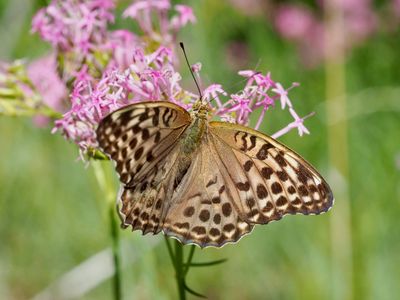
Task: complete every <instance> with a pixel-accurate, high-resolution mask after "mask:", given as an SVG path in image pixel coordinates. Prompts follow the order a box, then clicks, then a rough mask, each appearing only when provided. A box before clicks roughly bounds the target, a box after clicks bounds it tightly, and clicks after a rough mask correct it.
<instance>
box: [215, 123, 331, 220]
mask: <svg viewBox="0 0 400 300" xmlns="http://www.w3.org/2000/svg"><path fill="white" fill-rule="evenodd" d="M210 134H211V137H212V140H213V144H214V146H215V148H216V151H217V152H218V153H224V159H223V162H224V166H225V168H226V169H227V170H228V172H229V174H230V175H231V179H232V181H233V182H234V183H235V186H236V188H237V190H238V191H239V199H240V201H239V202H238V203H236V206H237V207H240V208H241V210H240V212H241V215H242V216H243V218H244V219H245V220H246V221H247V222H249V223H250V224H266V223H268V222H270V221H273V220H279V219H281V218H282V217H283V216H284V215H286V214H297V213H300V214H305V215H307V214H320V213H323V212H326V211H327V210H329V208H330V207H331V206H332V204H333V201H334V200H333V194H332V191H331V189H330V187H329V186H328V184H327V183H326V182H325V180H324V179H323V178H322V176H321V175H320V174H319V173H318V172H317V171H316V170H315V169H314V168H313V167H312V166H311V165H310V164H309V163H307V162H306V161H305V160H304V159H303V158H302V157H301V156H300V155H298V154H297V153H295V152H294V151H292V150H290V149H288V148H287V147H285V146H284V145H282V144H280V143H279V142H277V141H276V140H274V139H272V138H270V137H268V136H266V135H264V134H262V133H260V132H258V131H256V130H252V129H250V128H247V127H244V126H240V125H234V124H229V123H224V122H211V123H210Z"/></svg>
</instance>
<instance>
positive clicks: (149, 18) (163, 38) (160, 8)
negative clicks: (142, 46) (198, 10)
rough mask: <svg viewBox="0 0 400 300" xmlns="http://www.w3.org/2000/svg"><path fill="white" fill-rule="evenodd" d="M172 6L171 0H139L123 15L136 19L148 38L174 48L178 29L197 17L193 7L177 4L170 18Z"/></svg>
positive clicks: (193, 21)
mask: <svg viewBox="0 0 400 300" xmlns="http://www.w3.org/2000/svg"><path fill="white" fill-rule="evenodd" d="M171 8H172V7H171V3H170V1H169V0H139V1H134V2H133V4H131V5H130V6H129V7H128V8H127V9H126V10H125V11H124V13H123V16H124V17H125V18H131V19H133V20H134V21H136V22H137V23H138V24H139V26H140V29H141V30H142V31H143V33H144V35H145V36H146V37H147V38H150V39H151V40H153V41H155V42H157V43H159V44H162V45H165V46H169V47H171V48H172V46H174V44H175V42H176V36H177V34H178V31H179V30H180V29H182V27H184V26H186V25H187V24H188V23H195V22H196V17H195V16H194V14H193V10H192V8H191V7H189V6H186V5H175V6H174V10H175V14H174V15H173V16H172V17H171V18H169V17H168V15H169V13H170V10H171ZM154 20H156V22H154Z"/></svg>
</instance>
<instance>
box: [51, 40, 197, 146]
mask: <svg viewBox="0 0 400 300" xmlns="http://www.w3.org/2000/svg"><path fill="white" fill-rule="evenodd" d="M180 79H181V77H180V75H179V73H177V72H176V71H175V70H174V67H173V65H172V52H171V51H170V50H169V49H168V48H165V47H163V46H161V47H160V48H159V49H158V50H157V51H155V52H154V53H151V54H149V55H145V54H144V52H143V49H142V48H136V49H134V53H133V61H132V64H131V65H130V66H129V67H128V68H127V69H125V70H123V71H121V70H119V69H113V70H108V71H106V72H104V73H103V76H102V78H101V79H100V80H99V81H98V82H97V83H94V82H93V81H91V80H90V79H89V78H81V79H80V80H77V81H76V82H75V85H74V88H73V91H72V93H71V96H70V100H71V109H70V110H69V111H68V112H67V113H65V114H64V116H63V118H62V119H60V120H57V121H56V127H55V130H57V129H59V130H61V131H62V132H63V134H64V136H65V137H67V138H68V139H70V140H73V141H74V142H76V143H77V144H78V145H79V147H80V149H81V150H83V152H85V151H87V150H88V149H91V148H96V147H97V142H96V135H95V129H96V127H97V125H98V123H99V122H100V121H101V119H102V118H103V117H105V116H106V115H107V114H109V113H110V112H112V111H114V110H116V109H118V108H120V107H122V106H125V105H127V104H131V103H135V102H139V101H145V100H146V101H157V100H164V101H171V102H174V103H176V104H179V105H181V106H184V107H185V108H188V104H189V103H191V102H192V101H193V99H194V97H195V96H194V95H192V94H191V93H189V92H187V91H185V90H183V89H182V88H181V87H180V85H179V81H180Z"/></svg>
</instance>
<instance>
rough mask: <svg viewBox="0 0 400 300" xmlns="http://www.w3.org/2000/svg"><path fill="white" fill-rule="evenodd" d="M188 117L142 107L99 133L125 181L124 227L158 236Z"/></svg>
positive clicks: (161, 107) (170, 108) (118, 115)
mask: <svg viewBox="0 0 400 300" xmlns="http://www.w3.org/2000/svg"><path fill="white" fill-rule="evenodd" d="M190 122H191V116H190V114H189V113H188V112H187V111H185V110H184V109H183V108H181V107H179V106H178V105H175V104H173V103H171V102H161V101H159V102H140V103H135V104H132V105H129V106H126V107H124V108H122V109H120V110H117V111H115V112H113V113H112V114H110V115H108V116H107V117H105V118H104V119H103V120H102V121H101V122H100V124H99V127H98V129H97V132H96V133H97V140H98V143H99V146H100V148H101V149H102V151H103V152H104V153H106V154H107V155H108V156H109V157H110V159H112V160H113V161H114V162H115V165H116V171H117V173H118V175H119V178H120V181H121V184H122V186H121V192H120V198H119V200H120V204H122V206H121V207H120V215H121V218H122V224H123V226H127V225H132V227H133V229H141V230H142V231H143V232H144V233H147V232H150V231H151V232H154V233H157V232H159V231H160V230H161V227H160V226H159V222H160V219H161V218H162V217H161V216H162V214H163V211H164V209H165V207H166V205H165V203H164V202H165V201H164V199H165V198H166V193H167V191H166V186H165V184H164V183H166V182H169V181H170V177H171V176H172V174H171V172H170V170H171V169H172V166H173V165H174V163H175V160H176V158H177V156H178V151H177V150H178V149H179V138H180V136H181V135H182V133H183V132H184V131H185V129H186V128H187V126H188V125H189V124H190Z"/></svg>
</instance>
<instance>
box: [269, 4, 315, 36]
mask: <svg viewBox="0 0 400 300" xmlns="http://www.w3.org/2000/svg"><path fill="white" fill-rule="evenodd" d="M274 22H275V26H276V29H277V30H278V32H279V33H280V34H281V35H282V36H283V37H284V38H287V39H290V40H297V41H301V40H302V39H304V38H305V37H306V36H307V35H308V34H309V33H310V31H312V27H313V26H315V23H316V22H317V20H316V19H315V17H314V15H313V14H312V12H311V11H310V10H309V9H307V8H306V7H304V6H300V5H282V6H281V7H279V8H278V10H277V12H276V17H275V20H274Z"/></svg>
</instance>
